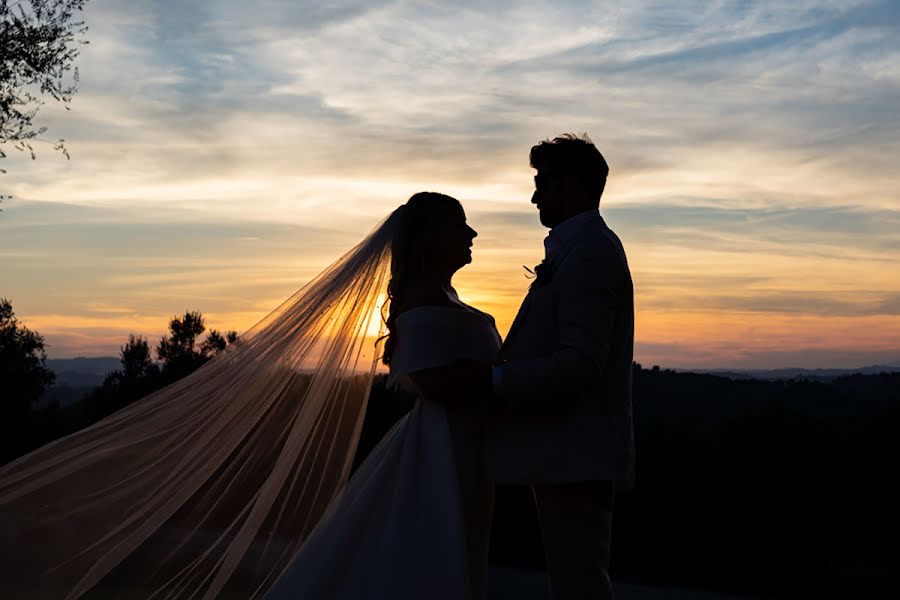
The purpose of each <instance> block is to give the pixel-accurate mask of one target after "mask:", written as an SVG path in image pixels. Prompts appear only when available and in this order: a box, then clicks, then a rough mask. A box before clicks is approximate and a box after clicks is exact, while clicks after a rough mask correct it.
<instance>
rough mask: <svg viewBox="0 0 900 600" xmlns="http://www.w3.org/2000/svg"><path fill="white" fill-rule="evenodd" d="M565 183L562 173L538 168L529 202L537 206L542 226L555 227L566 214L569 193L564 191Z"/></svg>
mask: <svg viewBox="0 0 900 600" xmlns="http://www.w3.org/2000/svg"><path fill="white" fill-rule="evenodd" d="M566 183H567V182H566V177H565V175H564V174H563V173H560V172H557V171H553V170H551V169H547V168H538V170H537V175H535V176H534V194H532V196H531V203H532V204H534V205H536V206H537V208H538V212H539V214H540V219H541V225H543V226H544V227H556V226H557V225H559V224H560V223H562V222H563V221H564V220H565V218H566V216H568V215H567V213H568V212H569V210H568V208H569V207H568V206H567V201H568V199H569V198H570V195H569V194H567V193H566V188H567V187H568V186H567V185H566Z"/></svg>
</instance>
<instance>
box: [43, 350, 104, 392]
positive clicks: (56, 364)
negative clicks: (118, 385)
mask: <svg viewBox="0 0 900 600" xmlns="http://www.w3.org/2000/svg"><path fill="white" fill-rule="evenodd" d="M47 366H48V367H49V368H50V369H52V370H53V372H54V373H56V385H69V386H73V387H83V386H95V385H100V384H101V383H103V378H104V377H106V375H107V373H109V372H110V371H115V370H116V369H118V368H119V367H120V366H121V363H120V362H119V359H118V357H116V356H95V357H85V356H79V357H78V358H49V359H47Z"/></svg>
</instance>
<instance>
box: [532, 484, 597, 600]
mask: <svg viewBox="0 0 900 600" xmlns="http://www.w3.org/2000/svg"><path fill="white" fill-rule="evenodd" d="M532 491H533V493H534V501H535V505H536V506H537V512H538V518H539V519H540V523H541V535H542V536H543V540H544V554H545V556H546V561H547V575H548V576H549V578H550V594H551V596H552V597H553V600H575V599H578V600H595V599H596V600H600V599H607V598H612V597H613V594H612V585H611V583H610V580H609V573H608V569H609V554H610V534H611V528H612V509H613V483H612V482H611V481H579V482H575V483H565V484H553V485H533V486H532Z"/></svg>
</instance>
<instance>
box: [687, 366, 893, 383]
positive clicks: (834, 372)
mask: <svg viewBox="0 0 900 600" xmlns="http://www.w3.org/2000/svg"><path fill="white" fill-rule="evenodd" d="M677 370H678V371H679V372H683V373H703V374H707V375H717V376H719V377H727V378H729V379H762V380H766V381H781V380H785V379H808V380H810V381H832V380H834V379H837V378H838V377H846V376H847V375H878V374H879V373H900V365H871V366H868V367H859V368H858V369H696V370H695V369H677Z"/></svg>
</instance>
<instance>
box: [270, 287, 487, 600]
mask: <svg viewBox="0 0 900 600" xmlns="http://www.w3.org/2000/svg"><path fill="white" fill-rule="evenodd" d="M395 332H396V335H397V344H396V347H395V352H394V355H393V358H392V361H391V371H390V375H389V379H388V381H389V385H391V384H398V385H404V386H413V387H414V384H413V383H412V381H411V380H410V379H409V378H408V377H406V375H408V374H410V373H415V372H416V371H419V370H422V369H427V368H432V367H440V366H444V365H450V364H452V363H454V362H456V361H458V360H459V359H469V360H476V361H483V362H486V363H491V362H493V361H494V359H495V358H496V355H497V352H498V350H499V348H500V341H501V340H500V336H499V334H498V333H497V329H496V327H495V325H494V321H493V319H492V318H491V317H490V316H489V315H487V314H485V313H482V312H479V311H476V310H475V309H472V308H470V307H468V306H466V305H464V304H462V303H459V305H458V308H451V307H439V306H421V307H417V308H413V309H411V310H409V311H406V312H404V313H402V314H400V315H398V317H397V319H396V328H395ZM461 400H463V399H461ZM460 404H461V405H465V403H464V402H461V403H460ZM482 444H483V442H482V436H481V435H480V432H479V431H478V429H477V421H476V420H473V419H471V418H469V415H468V414H467V411H466V410H465V409H463V410H460V411H457V410H456V409H455V408H452V407H451V408H449V409H448V408H446V407H445V406H444V405H442V404H439V403H437V402H435V401H432V400H430V399H429V398H427V397H422V396H420V397H419V399H418V400H417V401H416V403H415V406H414V408H413V409H412V410H411V411H410V412H409V413H408V414H407V415H406V416H405V417H403V418H402V419H400V421H398V422H397V424H396V425H395V426H394V427H393V428H392V429H391V430H390V432H388V433H387V434H386V435H385V437H384V438H383V439H382V440H381V442H380V443H379V444H378V446H376V448H375V449H374V450H373V451H372V452H371V454H370V455H369V457H368V458H367V459H366V461H365V462H364V463H363V464H362V465H361V466H360V468H359V470H357V472H356V473H355V474H354V475H353V476H352V477H351V478H350V480H349V481H348V483H347V486H346V487H345V489H344V491H343V492H342V493H341V494H340V495H339V496H338V497H337V498H336V499H335V500H334V502H332V504H331V505H330V506H329V507H328V510H327V511H326V513H325V516H324V517H323V518H322V520H321V521H320V523H319V524H318V525H317V526H316V528H315V529H314V530H313V532H312V533H311V534H310V537H309V538H308V539H307V541H306V542H305V543H304V544H303V546H302V547H301V549H300V551H299V552H298V554H297V556H296V557H295V558H294V559H293V561H292V562H291V564H290V565H289V566H288V568H287V569H286V570H285V572H284V573H283V574H282V576H281V577H279V579H278V580H277V581H276V582H275V584H274V585H273V587H272V589H270V590H269V592H268V594H267V595H266V598H269V599H270V600H281V599H288V598H290V599H297V600H301V599H302V600H326V599H327V600H340V599H347V600H360V599H366V598H370V599H381V598H384V599H391V600H423V599H429V600H460V599H464V598H483V597H484V595H485V586H486V582H485V580H486V576H487V573H486V570H487V544H488V540H487V535H488V530H489V524H490V514H491V510H492V503H493V488H492V486H491V484H490V482H488V480H487V478H486V476H485V473H484V466H483V460H482V452H483V449H482Z"/></svg>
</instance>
